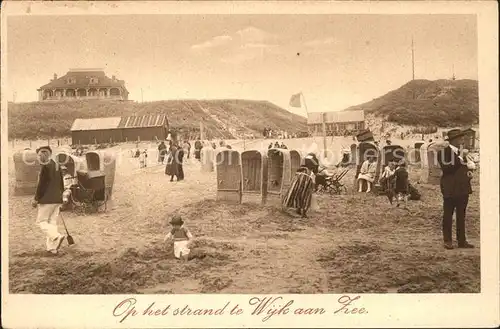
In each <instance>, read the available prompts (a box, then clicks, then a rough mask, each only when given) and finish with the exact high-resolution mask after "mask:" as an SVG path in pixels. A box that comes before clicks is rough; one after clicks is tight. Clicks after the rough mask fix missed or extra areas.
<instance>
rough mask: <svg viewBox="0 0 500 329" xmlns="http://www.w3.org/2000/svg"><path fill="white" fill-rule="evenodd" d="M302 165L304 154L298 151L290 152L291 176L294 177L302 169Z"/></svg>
mask: <svg viewBox="0 0 500 329" xmlns="http://www.w3.org/2000/svg"><path fill="white" fill-rule="evenodd" d="M301 163H302V154H300V152H299V151H297V150H290V169H291V171H292V172H291V175H292V176H293V175H294V174H295V172H296V171H297V170H298V169H299V168H300V165H301Z"/></svg>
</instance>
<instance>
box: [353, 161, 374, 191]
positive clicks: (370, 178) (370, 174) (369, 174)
mask: <svg viewBox="0 0 500 329" xmlns="http://www.w3.org/2000/svg"><path fill="white" fill-rule="evenodd" d="M376 171H377V164H376V163H375V157H373V156H372V157H369V158H368V159H367V160H366V161H365V162H363V164H362V165H361V170H360V171H359V175H358V192H363V181H365V182H366V185H367V188H366V193H369V192H371V190H372V184H373V182H374V181H375V173H376Z"/></svg>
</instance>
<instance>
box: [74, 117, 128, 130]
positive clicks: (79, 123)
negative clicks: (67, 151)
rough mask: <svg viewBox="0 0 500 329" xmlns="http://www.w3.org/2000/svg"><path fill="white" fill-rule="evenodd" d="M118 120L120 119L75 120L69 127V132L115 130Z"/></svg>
mask: <svg viewBox="0 0 500 329" xmlns="http://www.w3.org/2000/svg"><path fill="white" fill-rule="evenodd" d="M120 120H121V117H111V118H94V119H76V120H75V121H74V122H73V125H72V126H71V131H79V130H108V129H116V128H118V125H119V124H120Z"/></svg>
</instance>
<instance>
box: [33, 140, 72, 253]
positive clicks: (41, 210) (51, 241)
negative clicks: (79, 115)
mask: <svg viewBox="0 0 500 329" xmlns="http://www.w3.org/2000/svg"><path fill="white" fill-rule="evenodd" d="M36 153H37V155H38V159H39V161H40V164H41V170H40V174H39V176H38V184H37V188H36V192H35V197H34V199H33V201H32V203H31V204H32V206H33V207H36V208H38V213H37V218H36V222H37V224H38V226H39V227H40V229H41V230H42V232H43V233H44V234H45V237H46V248H47V252H49V253H50V254H53V255H55V254H57V253H58V250H59V248H60V247H61V244H62V242H63V241H64V239H65V238H66V236H65V235H64V234H61V233H59V231H58V228H57V220H58V218H59V211H60V208H61V206H62V203H63V200H62V195H63V191H64V183H63V177H62V172H61V170H60V168H58V165H57V164H56V162H55V161H54V160H53V159H52V150H51V148H50V147H49V146H42V147H40V148H38V149H37V150H36Z"/></svg>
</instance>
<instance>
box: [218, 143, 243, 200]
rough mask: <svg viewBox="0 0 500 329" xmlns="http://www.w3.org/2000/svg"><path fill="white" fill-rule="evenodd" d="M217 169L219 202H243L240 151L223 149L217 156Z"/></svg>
mask: <svg viewBox="0 0 500 329" xmlns="http://www.w3.org/2000/svg"><path fill="white" fill-rule="evenodd" d="M215 165H216V168H217V200H218V201H232V202H238V203H241V201H242V192H243V189H242V185H243V184H242V180H243V174H242V168H241V156H240V153H239V152H238V151H235V150H230V149H221V150H220V151H219V152H217V154H216V156H215Z"/></svg>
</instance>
